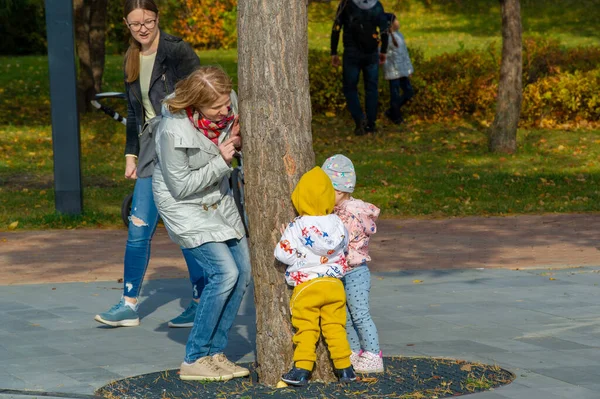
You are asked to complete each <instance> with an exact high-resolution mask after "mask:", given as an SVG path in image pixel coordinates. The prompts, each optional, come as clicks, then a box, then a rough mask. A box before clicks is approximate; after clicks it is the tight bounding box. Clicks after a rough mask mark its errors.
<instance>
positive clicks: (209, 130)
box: [185, 107, 235, 145]
mask: <svg viewBox="0 0 600 399" xmlns="http://www.w3.org/2000/svg"><path fill="white" fill-rule="evenodd" d="M227 110H228V112H227V116H226V117H225V118H223V119H221V120H220V121H216V122H215V121H211V120H210V119H207V118H205V117H204V116H202V117H200V114H199V113H198V112H194V111H192V107H187V108H186V109H185V112H186V113H187V116H188V119H189V120H190V122H192V125H193V126H194V127H195V128H196V130H198V131H199V132H201V133H202V134H204V136H206V137H207V138H208V139H209V140H210V141H212V142H213V143H215V144H216V145H219V136H220V135H221V133H223V130H224V129H225V128H226V127H227V126H229V124H230V123H231V121H232V120H233V119H234V118H235V115H234V114H233V113H232V112H231V107H227Z"/></svg>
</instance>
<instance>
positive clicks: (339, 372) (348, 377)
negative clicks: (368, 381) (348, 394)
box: [334, 366, 356, 383]
mask: <svg viewBox="0 0 600 399" xmlns="http://www.w3.org/2000/svg"><path fill="white" fill-rule="evenodd" d="M334 373H335V375H336V376H337V378H338V380H339V382H344V383H348V382H352V381H356V373H354V369H353V368H352V366H350V367H346V368H345V369H335V370H334Z"/></svg>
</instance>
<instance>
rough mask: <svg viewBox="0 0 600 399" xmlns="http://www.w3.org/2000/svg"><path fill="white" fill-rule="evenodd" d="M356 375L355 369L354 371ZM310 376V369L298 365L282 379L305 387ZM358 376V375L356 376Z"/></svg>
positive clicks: (289, 383) (287, 382) (290, 383)
mask: <svg viewBox="0 0 600 399" xmlns="http://www.w3.org/2000/svg"><path fill="white" fill-rule="evenodd" d="M352 373H353V375H354V371H353V372H352ZM309 378H310V371H308V370H306V369H300V368H298V367H292V369H291V370H290V371H288V372H287V373H285V374H284V375H282V376H281V380H282V381H283V382H285V383H286V384H288V385H293V386H296V387H303V386H305V385H306V384H308V379H309ZM354 378H356V376H354Z"/></svg>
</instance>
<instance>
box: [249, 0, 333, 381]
mask: <svg viewBox="0 0 600 399" xmlns="http://www.w3.org/2000/svg"><path fill="white" fill-rule="evenodd" d="M306 7H307V3H306V0H305V1H288V0H240V1H239V3H238V36H239V39H238V58H239V60H238V79H239V83H238V84H239V106H240V120H241V127H242V135H243V137H244V161H245V163H244V177H245V182H246V209H247V213H248V218H249V225H250V245H251V253H252V268H253V277H254V300H255V304H256V309H257V310H256V313H257V314H256V319H257V320H256V322H257V335H256V346H257V363H258V373H259V379H260V381H261V382H262V383H264V384H267V385H274V384H276V383H277V382H278V381H279V380H280V378H281V374H283V373H284V372H286V371H287V370H288V369H289V368H290V367H291V366H292V364H293V361H292V356H293V348H292V345H293V344H292V336H293V334H294V331H293V328H292V326H291V322H290V312H289V299H290V294H291V289H290V288H289V287H288V286H287V285H286V283H285V279H284V272H285V266H284V265H282V264H280V263H278V262H277V261H276V260H275V259H274V257H273V250H274V249H275V245H276V244H277V242H278V241H279V238H280V237H281V233H280V231H279V227H280V226H281V224H282V223H286V222H289V221H291V220H292V219H293V218H294V217H295V212H294V209H293V206H292V203H291V200H290V196H291V193H292V191H293V189H294V187H295V185H296V183H297V182H298V180H299V179H300V176H301V175H302V174H303V173H304V172H306V171H307V170H309V169H311V168H312V167H313V166H314V164H315V158H314V152H313V149H312V134H311V105H310V94H309V84H308V32H307V30H308V28H307V26H308V25H307V23H308V19H307V8H306ZM319 346H320V347H319V350H318V355H319V358H318V360H317V364H316V366H315V370H314V371H313V380H315V379H320V380H323V381H331V380H333V374H332V371H331V365H330V362H329V357H328V356H327V354H326V353H325V349H324V347H323V344H322V343H321V344H320V345H319Z"/></svg>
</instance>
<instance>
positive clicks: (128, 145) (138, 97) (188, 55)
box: [125, 31, 200, 177]
mask: <svg viewBox="0 0 600 399" xmlns="http://www.w3.org/2000/svg"><path fill="white" fill-rule="evenodd" d="M199 66H200V59H199V58H198V56H197V55H196V53H195V52H194V50H193V49H192V47H191V46H190V45H189V44H188V43H186V42H184V41H183V40H182V39H181V38H178V37H175V36H171V35H169V34H167V33H165V32H163V31H160V37H159V42H158V49H157V51H156V59H155V61H154V68H153V69H152V76H151V78H150V88H149V92H148V97H149V98H150V102H151V103H152V106H153V107H154V112H155V113H156V115H160V113H161V106H162V100H163V99H164V98H165V97H166V96H167V95H169V94H171V93H172V92H173V90H175V84H176V83H177V82H179V81H180V80H181V79H183V78H185V77H187V76H188V75H189V74H190V73H192V72H193V71H194V70H195V69H196V68H197V67H199ZM125 93H126V98H127V128H126V131H127V138H126V141H125V154H133V155H137V156H138V157H139V158H142V156H141V155H140V135H141V133H142V130H143V126H144V123H145V122H146V121H145V113H144V106H143V105H142V90H141V87H140V80H139V79H137V80H136V81H134V82H132V83H127V76H125ZM150 141H151V142H152V143H153V140H150ZM151 151H154V148H153V147H152V149H151ZM147 155H148V154H147ZM143 158H144V159H153V158H154V155H153V154H152V155H151V156H149V157H146V156H144V157H143ZM140 160H141V159H138V176H139V177H148V176H151V175H152V168H151V167H148V166H149V165H141V164H140ZM144 163H146V162H144Z"/></svg>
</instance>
